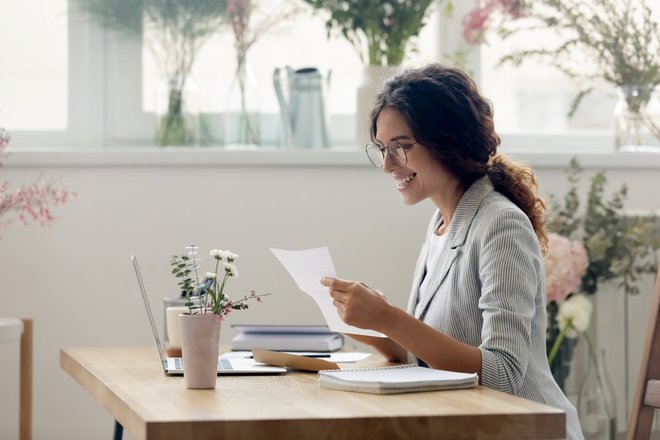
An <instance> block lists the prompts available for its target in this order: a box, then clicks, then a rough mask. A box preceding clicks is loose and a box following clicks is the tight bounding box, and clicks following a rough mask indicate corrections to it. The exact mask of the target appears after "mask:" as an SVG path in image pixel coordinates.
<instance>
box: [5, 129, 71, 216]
mask: <svg viewBox="0 0 660 440" xmlns="http://www.w3.org/2000/svg"><path fill="white" fill-rule="evenodd" d="M9 140H10V137H9V134H8V133H7V131H6V130H5V129H4V128H0V167H1V166H2V165H3V164H4V162H5V160H6V158H7V157H8V153H7V152H6V151H5V148H6V147H7V145H8V144H9ZM72 196H73V197H75V196H76V194H75V193H72V192H69V191H67V190H65V189H64V188H62V186H61V185H60V184H59V183H58V182H48V181H45V180H43V179H39V180H37V181H36V182H34V183H32V184H30V185H27V186H22V187H21V188H20V189H17V190H13V191H12V190H10V187H9V182H7V181H3V182H0V217H2V216H6V215H10V214H12V215H14V216H15V218H18V220H19V221H20V222H21V223H23V224H24V225H27V224H29V223H30V222H33V221H35V222H39V223H40V224H41V225H42V226H49V225H50V223H51V222H52V221H53V220H54V217H53V215H52V213H51V211H50V205H51V204H52V205H62V204H64V203H66V202H67V200H68V199H69V197H72ZM13 219H14V218H10V219H9V220H7V221H4V222H0V227H2V226H6V225H8V224H9V223H11V222H12V220H13Z"/></svg>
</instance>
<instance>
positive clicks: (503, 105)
mask: <svg viewBox="0 0 660 440" xmlns="http://www.w3.org/2000/svg"><path fill="white" fill-rule="evenodd" d="M589 1H590V0H589ZM647 4H648V5H649V6H650V7H651V8H652V9H653V10H654V13H655V18H656V20H657V19H658V16H659V15H660V3H658V2H652V1H651V2H647ZM521 20H524V19H521ZM560 43H561V41H560V40H559V39H558V38H557V37H556V35H555V34H554V33H553V32H551V31H549V30H547V29H538V30H535V31H534V32H533V33H532V32H521V33H520V34H518V35H513V36H512V37H510V38H508V39H505V40H502V39H501V38H499V37H498V35H497V32H494V31H491V32H489V34H488V43H486V44H482V45H481V46H480V50H479V52H480V55H479V62H480V66H481V68H480V84H481V89H482V92H483V93H484V95H486V96H487V97H488V98H489V99H490V100H491V101H492V102H493V104H494V107H495V124H496V127H497V129H498V131H499V132H501V133H510V134H514V133H535V134H547V133H566V132H571V133H578V132H582V133H588V132H592V133H593V132H594V131H595V130H598V131H601V132H605V131H607V132H612V130H613V129H614V117H613V110H614V106H615V102H616V99H617V91H616V89H615V87H614V86H612V85H611V84H605V83H603V84H596V85H595V88H594V91H593V92H592V93H591V94H589V95H587V97H585V99H584V100H583V101H582V103H581V104H580V105H579V107H578V108H577V111H576V112H575V114H574V115H573V116H572V117H570V118H569V117H568V112H569V110H570V106H571V103H572V101H573V98H574V97H575V96H576V95H577V93H578V92H579V87H578V86H577V85H576V84H575V82H574V81H573V80H572V79H570V78H568V77H567V76H566V75H564V74H563V73H561V72H559V71H558V70H557V69H555V68H553V67H550V66H549V65H548V64H544V63H541V62H538V61H535V60H531V59H530V60H525V61H524V62H523V63H522V64H521V65H520V66H517V67H514V66H511V65H510V64H505V65H501V66H497V64H498V61H499V60H500V59H501V57H502V56H504V55H507V54H510V53H511V52H513V51H515V50H520V49H537V48H551V47H556V46H558V45H559V44H560ZM587 62H588V60H580V61H578V62H576V64H578V65H579V64H580V63H581V65H582V66H584V67H585V69H586V68H589V67H590V66H588V65H587Z"/></svg>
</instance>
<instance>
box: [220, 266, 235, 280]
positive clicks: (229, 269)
mask: <svg viewBox="0 0 660 440" xmlns="http://www.w3.org/2000/svg"><path fill="white" fill-rule="evenodd" d="M222 265H223V266H224V268H225V272H227V273H228V274H229V276H230V277H236V278H238V269H237V268H236V265H235V264H233V263H222Z"/></svg>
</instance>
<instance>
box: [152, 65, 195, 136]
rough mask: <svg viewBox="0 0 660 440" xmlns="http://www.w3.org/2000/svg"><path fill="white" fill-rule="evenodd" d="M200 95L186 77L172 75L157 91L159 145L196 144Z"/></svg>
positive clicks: (190, 79) (191, 81)
mask: <svg viewBox="0 0 660 440" xmlns="http://www.w3.org/2000/svg"><path fill="white" fill-rule="evenodd" d="M199 138H200V122H199V92H198V89H197V86H196V84H195V83H194V81H193V80H192V78H190V77H189V76H187V77H186V76H180V75H171V76H169V77H168V78H167V79H166V80H164V81H161V82H160V83H159V85H158V90H157V91H156V142H158V144H159V145H160V146H163V147H166V146H196V145H199Z"/></svg>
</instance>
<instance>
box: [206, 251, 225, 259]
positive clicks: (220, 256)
mask: <svg viewBox="0 0 660 440" xmlns="http://www.w3.org/2000/svg"><path fill="white" fill-rule="evenodd" d="M209 255H210V256H212V257H213V258H215V259H216V260H221V261H222V260H223V259H224V258H225V251H222V250H220V249H211V251H210V252H209Z"/></svg>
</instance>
